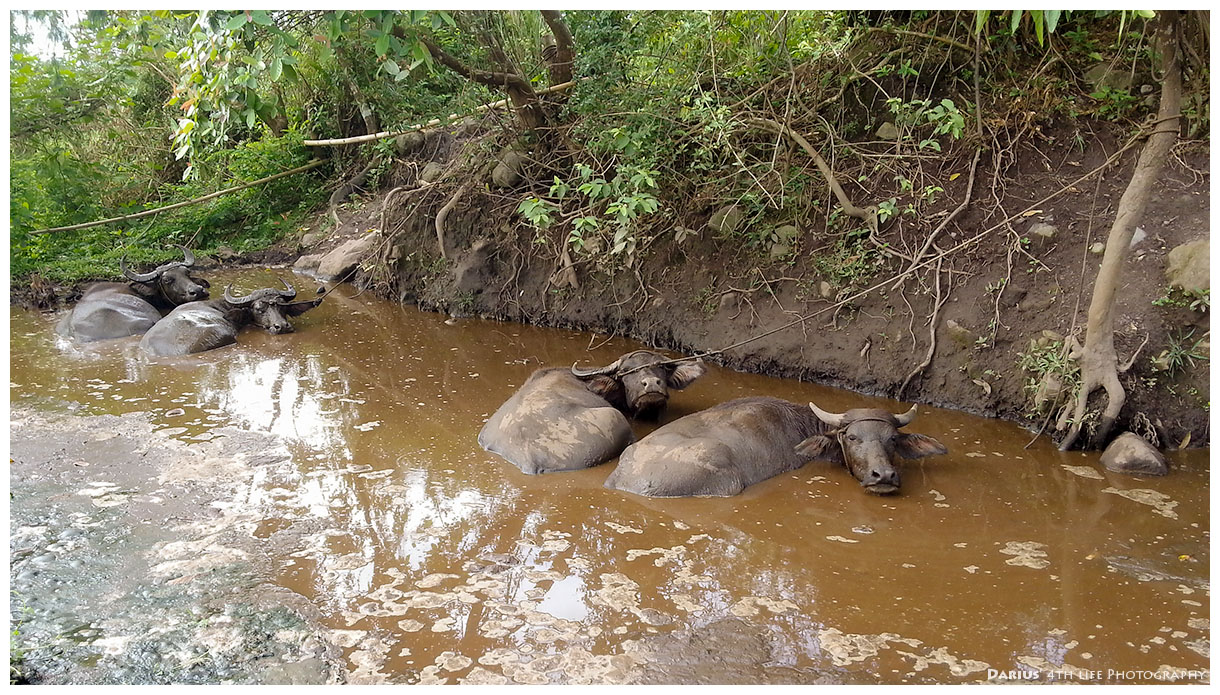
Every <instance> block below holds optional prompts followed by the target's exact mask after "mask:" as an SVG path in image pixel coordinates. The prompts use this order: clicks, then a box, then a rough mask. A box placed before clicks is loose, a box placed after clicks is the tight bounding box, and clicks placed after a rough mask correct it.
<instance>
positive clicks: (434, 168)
mask: <svg viewBox="0 0 1220 695" xmlns="http://www.w3.org/2000/svg"><path fill="white" fill-rule="evenodd" d="M443 173H445V167H443V166H441V165H440V164H438V163H436V162H428V163H427V164H425V165H424V170H423V171H421V172H419V178H420V180H421V181H428V182H431V183H435V182H436V180H437V179H439V178H440V177H441V174H443Z"/></svg>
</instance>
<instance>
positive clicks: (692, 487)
mask: <svg viewBox="0 0 1220 695" xmlns="http://www.w3.org/2000/svg"><path fill="white" fill-rule="evenodd" d="M915 411H916V408H915V407H912V408H911V409H910V410H909V411H908V412H907V413H905V414H903V415H893V414H891V413H889V412H886V411H884V410H879V409H876V408H857V409H854V410H849V411H847V412H846V413H843V414H835V413H828V412H826V411H824V410H821V409H819V408H818V407H817V406H816V405H814V404H812V403H810V404H809V408H805V407H803V406H800V405H798V404H796V403H789V402H788V401H784V400H780V399H778V398H766V397H755V398H738V399H736V400H732V401H728V402H726V403H721V404H720V405H718V406H715V407H713V408H708V409H707V410H704V411H701V412H698V413H693V414H691V415H687V416H686V417H683V418H679V419H677V420H675V421H673V422H671V423H669V424H668V425H665V426H664V427H662V428H660V429H658V430H657V431H655V432H653V433H652V434H650V435H648V436H647V437H644V438H643V439H641V440H640V441H638V442H636V443H635V444H633V445H631V446H629V447H627V449H626V450H625V451H624V452H623V453H622V456H620V457H619V463H618V468H616V469H615V470H614V472H613V473H611V474H610V477H609V478H607V479H606V487H608V488H614V489H618V490H624V491H626V492H633V493H635V494H637V495H644V496H646V497H730V496H732V495H736V494H737V493H739V492H741V491H742V490H744V489H745V488H746V487H748V486H750V485H753V484H754V483H757V482H760V481H763V480H766V479H767V478H771V477H773V476H776V475H779V474H781V473H786V472H788V471H791V470H795V469H797V468H800V467H801V466H802V465H804V464H805V462H806V461H809V460H810V459H820V460H823V461H834V462H838V463H842V464H845V465H846V466H847V469H848V470H849V471H850V472H851V474H852V475H853V476H855V478H856V480H859V481H860V484H861V485H863V486H864V489H866V490H868V491H869V492H874V493H877V494H889V493H893V492H896V491H897V490H898V486H899V484H900V478H899V475H898V471H897V469H895V467H894V458H895V456H901V457H903V458H919V457H921V456H930V455H932V454H944V453H947V451H948V450H947V449H946V448H945V446H944V445H943V444H941V443H940V442H938V441H937V440H935V439H933V438H931V437H928V436H925V435H922V434H906V433H901V432H899V431H898V428H900V427H903V426H905V425H908V424H910V422H911V420H912V419H914V417H915Z"/></svg>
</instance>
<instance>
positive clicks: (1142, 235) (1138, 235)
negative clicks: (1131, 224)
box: [1127, 227, 1148, 249]
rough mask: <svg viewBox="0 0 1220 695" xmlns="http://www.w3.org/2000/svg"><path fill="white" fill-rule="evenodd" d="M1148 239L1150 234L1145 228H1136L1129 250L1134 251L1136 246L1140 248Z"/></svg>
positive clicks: (1128, 246)
mask: <svg viewBox="0 0 1220 695" xmlns="http://www.w3.org/2000/svg"><path fill="white" fill-rule="evenodd" d="M1147 238H1148V232H1145V231H1144V228H1143V227H1136V228H1135V231H1134V232H1132V234H1131V243H1130V244H1128V245H1127V248H1129V249H1133V248H1135V247H1136V246H1139V244H1140V242H1141V241H1143V240H1144V239H1147Z"/></svg>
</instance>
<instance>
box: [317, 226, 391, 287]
mask: <svg viewBox="0 0 1220 695" xmlns="http://www.w3.org/2000/svg"><path fill="white" fill-rule="evenodd" d="M380 239H381V234H379V233H378V232H370V233H368V234H366V235H364V236H363V237H361V238H359V239H349V240H348V241H346V242H344V243H343V244H341V245H340V246H338V247H337V248H335V249H334V250H333V251H331V252H330V253H328V254H326V255H325V256H324V257H323V258H322V260H321V261H319V262H318V271H317V274H318V279H320V280H325V281H333V280H340V281H341V280H350V279H351V277H349V275H350V274H351V272H352V271H353V270H355V269H356V266H357V265H358V264H359V263H360V262H361V261H364V260H366V256H368V255H370V254H371V252H372V251H373V249H374V248H376V246H377V242H378V241H380Z"/></svg>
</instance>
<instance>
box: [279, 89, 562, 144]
mask: <svg viewBox="0 0 1220 695" xmlns="http://www.w3.org/2000/svg"><path fill="white" fill-rule="evenodd" d="M577 82H578V80H573V81H571V82H564V83H563V84H557V85H555V86H554V87H547V88H546V89H540V90H538V91H537V92H535V94H551V93H552V92H562V91H564V90H565V89H571V88H572V87H574V86H576V83H577ZM505 106H508V99H501V100H500V101H493V102H492V103H490V104H483V105H482V106H479V107H476V108H475V109H474V110H473V111H471V112H470V113H469V114H460V115H459V114H452V115H450V116H448V117H446V118H433V119H432V120H430V121H428V122H427V123H424V124H422V125H413V126H411V127H410V128H404V129H402V130H383V131H382V132H380V133H372V134H370V135H357V136H355V137H350V138H332V139H329V140H306V141H304V142H303V143H302V144H303V145H305V146H306V147H322V146H330V145H355V144H357V143H361V142H373V141H374V140H384V139H386V138H394V137H398V136H399V135H405V134H407V133H414V132H417V131H422V130H428V129H430V128H435V127H437V126H439V125H441V124H442V123H448V122H450V121H456V120H458V119H459V118H465V117H466V116H469V115H473V114H476V113H481V112H483V111H488V110H490V109H499V108H503V107H505Z"/></svg>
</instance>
